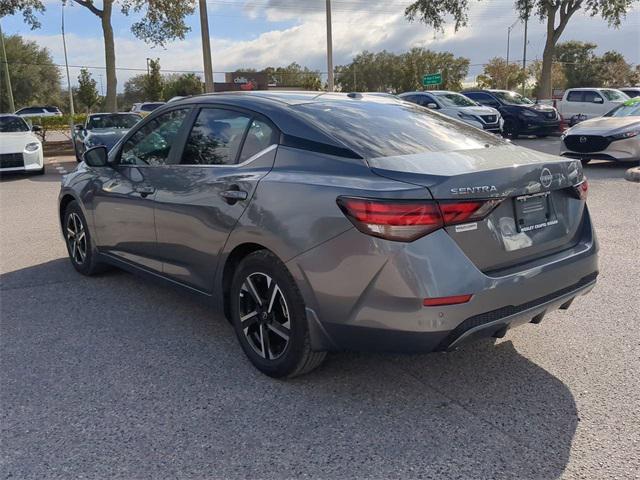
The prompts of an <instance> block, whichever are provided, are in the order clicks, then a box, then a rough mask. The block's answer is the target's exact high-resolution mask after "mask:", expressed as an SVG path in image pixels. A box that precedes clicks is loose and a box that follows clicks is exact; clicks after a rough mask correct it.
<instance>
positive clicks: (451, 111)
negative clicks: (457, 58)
mask: <svg viewBox="0 0 640 480" xmlns="http://www.w3.org/2000/svg"><path fill="white" fill-rule="evenodd" d="M398 96H399V97H400V98H401V99H402V100H406V101H408V102H412V103H417V104H418V105H421V106H423V107H427V108H430V109H433V110H436V111H437V112H439V113H442V114H443V115H447V116H448V117H453V118H457V119H458V120H462V121H463V122H465V123H468V124H469V125H473V126H474V127H477V128H481V129H483V130H487V131H489V132H492V133H498V134H499V133H500V132H502V125H503V123H504V121H503V119H502V116H501V115H500V112H498V110H496V109H495V108H492V107H485V106H482V105H479V104H477V103H476V102H474V101H473V100H471V99H470V98H467V97H465V96H464V95H461V94H460V93H456V92H449V91H447V90H429V91H428V92H407V93H401V94H400V95H398Z"/></svg>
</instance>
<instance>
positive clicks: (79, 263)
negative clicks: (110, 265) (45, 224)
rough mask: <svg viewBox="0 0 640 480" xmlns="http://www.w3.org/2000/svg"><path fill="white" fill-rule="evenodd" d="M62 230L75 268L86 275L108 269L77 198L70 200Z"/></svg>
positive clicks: (63, 218)
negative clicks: (100, 259) (101, 259)
mask: <svg viewBox="0 0 640 480" xmlns="http://www.w3.org/2000/svg"><path fill="white" fill-rule="evenodd" d="M62 232H63V234H64V239H65V243H66V244H67V252H68V253H69V260H70V261H71V264H72V265H73V268H75V269H76V270H77V271H78V272H79V273H81V274H82V275H86V276H91V275H95V274H96V273H100V272H102V271H104V270H105V269H106V265H104V264H103V263H101V262H100V261H98V251H97V250H96V248H95V246H94V244H93V239H92V237H91V232H90V231H89V227H88V225H87V220H86V219H85V217H84V214H83V213H82V209H81V208H80V206H79V205H78V203H77V202H76V201H75V200H74V201H72V202H70V203H69V205H67V208H66V209H65V211H64V215H63V217H62Z"/></svg>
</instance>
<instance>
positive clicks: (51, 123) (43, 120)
mask: <svg viewBox="0 0 640 480" xmlns="http://www.w3.org/2000/svg"><path fill="white" fill-rule="evenodd" d="M86 120H87V115H86V114H84V113H79V114H76V115H74V116H73V118H72V117H71V115H68V114H67V115H62V116H61V117H30V118H28V119H27V122H28V123H30V124H31V125H38V126H39V127H40V129H41V130H40V132H38V135H40V137H41V138H42V141H43V142H45V141H46V140H47V133H49V132H51V131H66V132H68V131H69V125H70V123H71V121H73V124H74V125H77V124H79V123H84V122H85V121H86Z"/></svg>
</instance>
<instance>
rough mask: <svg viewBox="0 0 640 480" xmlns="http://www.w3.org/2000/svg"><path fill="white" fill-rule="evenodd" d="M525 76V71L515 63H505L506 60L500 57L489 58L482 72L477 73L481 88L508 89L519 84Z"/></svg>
mask: <svg viewBox="0 0 640 480" xmlns="http://www.w3.org/2000/svg"><path fill="white" fill-rule="evenodd" d="M526 78H527V73H526V72H524V71H523V70H522V67H521V66H520V65H518V64H517V63H511V62H509V64H508V65H507V61H506V60H505V59H504V58H501V57H495V58H492V59H491V60H489V63H487V64H486V65H485V66H484V70H483V72H482V74H480V75H478V78H477V81H478V86H479V87H481V88H499V89H501V90H505V89H508V88H510V87H515V86H516V85H520V84H521V83H522V82H524V81H525V80H526Z"/></svg>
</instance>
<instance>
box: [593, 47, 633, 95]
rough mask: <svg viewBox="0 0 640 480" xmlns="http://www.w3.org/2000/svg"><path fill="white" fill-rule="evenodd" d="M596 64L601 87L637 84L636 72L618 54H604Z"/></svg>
mask: <svg viewBox="0 0 640 480" xmlns="http://www.w3.org/2000/svg"><path fill="white" fill-rule="evenodd" d="M597 64H598V75H599V77H600V83H601V85H602V86H603V87H621V86H624V85H635V84H636V83H637V82H638V77H637V71H634V69H633V68H632V67H631V65H629V64H628V63H627V61H626V60H625V59H624V56H623V55H622V54H621V53H619V52H613V51H611V52H605V54H604V55H602V56H601V57H599V58H598V59H597Z"/></svg>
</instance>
